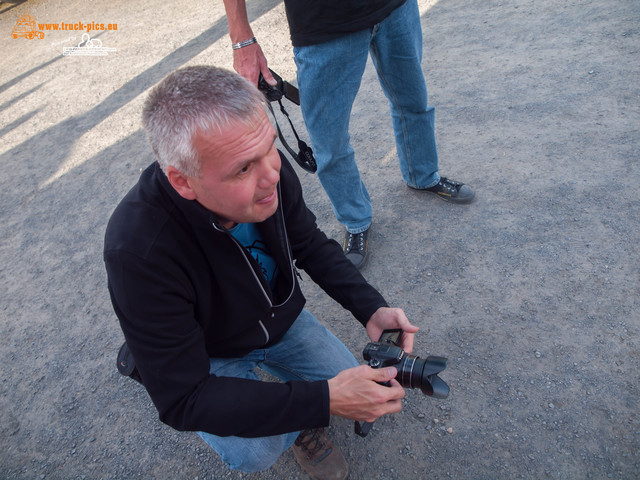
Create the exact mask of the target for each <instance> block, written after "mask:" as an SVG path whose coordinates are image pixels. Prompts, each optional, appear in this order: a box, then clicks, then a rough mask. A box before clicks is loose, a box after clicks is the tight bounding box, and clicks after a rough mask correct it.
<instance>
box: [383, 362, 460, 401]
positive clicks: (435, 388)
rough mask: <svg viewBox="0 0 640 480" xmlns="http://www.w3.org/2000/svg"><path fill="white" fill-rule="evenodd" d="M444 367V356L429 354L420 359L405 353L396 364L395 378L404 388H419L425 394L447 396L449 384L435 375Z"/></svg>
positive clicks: (445, 365)
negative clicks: (396, 373)
mask: <svg viewBox="0 0 640 480" xmlns="http://www.w3.org/2000/svg"><path fill="white" fill-rule="evenodd" d="M446 367H447V359H446V358H444V357H433V356H429V357H427V358H426V359H422V358H420V357H416V356H415V355H405V356H404V358H403V359H402V362H401V363H400V365H399V366H398V375H397V376H396V380H397V381H398V383H400V385H402V386H403V387H405V388H419V389H420V390H422V393H424V394H425V395H429V396H432V397H436V398H447V397H448V396H449V385H447V384H446V383H445V381H444V380H442V379H441V378H440V377H438V375H437V374H438V372H441V371H442V370H444V369H445V368H446Z"/></svg>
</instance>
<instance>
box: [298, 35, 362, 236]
mask: <svg viewBox="0 0 640 480" xmlns="http://www.w3.org/2000/svg"><path fill="white" fill-rule="evenodd" d="M369 38H370V33H369V31H363V32H357V33H354V34H351V35H347V36H344V37H340V38H338V39H335V40H332V41H329V42H324V43H321V44H318V45H310V46H305V47H295V48H294V55H295V62H296V66H297V69H298V88H299V89H300V107H301V109H302V115H303V117H304V122H305V125H306V127H307V130H308V132H309V138H310V139H311V145H312V147H313V151H314V154H315V156H316V161H317V163H318V178H319V179H320V182H321V183H322V186H323V188H324V190H325V191H326V192H327V195H328V196H329V199H330V200H331V204H332V205H333V210H334V212H335V215H336V218H337V219H338V221H340V223H342V224H343V225H345V227H346V228H347V230H348V231H349V232H351V233H359V232H362V231H364V230H366V229H367V228H369V226H370V224H371V218H372V212H371V200H370V198H369V193H368V192H367V189H366V188H365V186H364V183H363V182H362V180H361V178H360V172H359V171H358V167H357V165H356V162H355V158H354V152H353V148H352V147H351V144H350V141H349V139H350V136H349V118H350V116H351V108H352V106H353V101H354V100H355V97H356V94H357V93H358V89H359V88H360V83H361V80H362V75H363V73H364V69H365V66H366V63H367V55H368V49H369Z"/></svg>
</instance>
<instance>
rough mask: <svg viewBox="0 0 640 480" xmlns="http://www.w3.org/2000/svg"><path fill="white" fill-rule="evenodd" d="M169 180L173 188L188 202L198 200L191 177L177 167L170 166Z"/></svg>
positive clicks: (168, 171) (168, 168) (168, 169)
mask: <svg viewBox="0 0 640 480" xmlns="http://www.w3.org/2000/svg"><path fill="white" fill-rule="evenodd" d="M167 178H168V179H169V183H170V184H171V186H172V187H173V188H174V189H175V191H176V192H178V193H179V194H180V196H181V197H183V198H186V199H187V200H195V199H196V193H195V192H194V191H193V189H192V188H191V184H190V183H189V177H187V176H186V175H185V174H184V173H182V172H181V171H180V170H178V169H177V168H175V167H172V166H168V167H167Z"/></svg>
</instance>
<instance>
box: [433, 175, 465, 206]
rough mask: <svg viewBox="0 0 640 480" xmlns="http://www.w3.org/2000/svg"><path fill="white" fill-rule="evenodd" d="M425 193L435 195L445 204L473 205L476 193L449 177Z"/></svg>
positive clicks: (443, 178) (442, 178)
mask: <svg viewBox="0 0 640 480" xmlns="http://www.w3.org/2000/svg"><path fill="white" fill-rule="evenodd" d="M424 190H425V191H427V192H429V193H433V194H435V195H437V196H438V198H441V199H442V200H444V201H445V202H451V203H471V202H472V201H473V197H475V195H476V194H475V193H474V191H473V190H471V188H469V185H465V184H464V183H460V182H454V181H453V180H449V179H448V178H447V177H440V181H439V182H438V183H436V184H435V185H434V186H433V187H429V188H425V189H424Z"/></svg>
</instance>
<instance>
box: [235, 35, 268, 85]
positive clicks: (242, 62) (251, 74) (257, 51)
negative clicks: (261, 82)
mask: <svg viewBox="0 0 640 480" xmlns="http://www.w3.org/2000/svg"><path fill="white" fill-rule="evenodd" d="M233 69H234V70H235V71H236V72H238V73H239V74H240V75H242V76H243V77H244V78H246V79H247V80H249V81H250V82H251V83H252V84H254V85H258V78H259V77H260V74H261V73H262V76H263V77H264V79H265V80H266V81H267V83H268V84H269V85H273V86H275V85H276V79H275V78H273V75H271V72H270V71H269V67H268V65H267V58H266V57H265V56H264V53H262V48H260V45H258V44H257V43H254V44H252V45H249V46H246V47H242V48H238V49H237V50H234V51H233Z"/></svg>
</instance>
